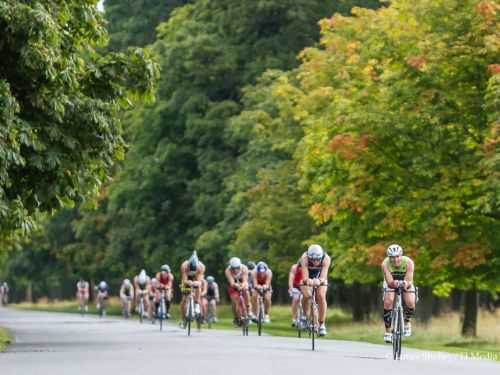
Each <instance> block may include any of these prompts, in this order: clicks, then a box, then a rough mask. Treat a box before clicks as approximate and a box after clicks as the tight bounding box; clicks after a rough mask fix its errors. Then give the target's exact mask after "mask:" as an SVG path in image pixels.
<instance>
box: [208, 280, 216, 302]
mask: <svg viewBox="0 0 500 375" xmlns="http://www.w3.org/2000/svg"><path fill="white" fill-rule="evenodd" d="M216 286H217V284H215V283H214V284H213V285H212V286H210V285H208V286H207V298H208V299H213V298H215V288H216Z"/></svg>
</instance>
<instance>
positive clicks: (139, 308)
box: [137, 291, 144, 324]
mask: <svg viewBox="0 0 500 375" xmlns="http://www.w3.org/2000/svg"><path fill="white" fill-rule="evenodd" d="M139 293H140V295H139V305H138V306H137V314H139V323H141V324H142V322H143V320H144V294H143V293H142V292H140V291H139Z"/></svg>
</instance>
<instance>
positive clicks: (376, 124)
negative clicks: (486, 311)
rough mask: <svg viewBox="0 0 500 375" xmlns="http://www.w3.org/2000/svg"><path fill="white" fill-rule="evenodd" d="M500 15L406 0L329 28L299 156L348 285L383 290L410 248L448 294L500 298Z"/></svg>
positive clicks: (309, 71) (306, 59)
mask: <svg viewBox="0 0 500 375" xmlns="http://www.w3.org/2000/svg"><path fill="white" fill-rule="evenodd" d="M499 17H500V8H499V5H498V3H497V2H494V1H487V0H481V1H479V0H467V1H462V0H460V1H458V0H439V1H436V0H432V1H430V0H425V1H420V2H418V3H415V2H413V1H409V0H395V1H392V2H391V6H390V7H388V8H384V9H381V10H378V11H370V10H362V9H357V10H356V11H355V17H342V16H340V15H336V16H334V17H332V18H331V19H328V20H324V21H323V22H322V32H323V36H322V40H321V44H322V45H323V46H324V48H322V49H318V48H310V49H306V50H305V51H304V53H303V64H302V66H301V68H300V73H299V74H300V77H301V78H302V80H301V90H302V91H301V92H300V93H299V94H297V96H296V97H295V100H296V101H297V103H298V104H297V107H296V116H297V118H300V119H301V122H302V123H303V125H304V131H305V137H304V139H303V140H302V142H301V146H300V151H299V153H298V155H297V157H298V158H299V160H300V169H301V174H302V176H303V177H302V181H301V183H302V184H305V185H306V186H307V187H308V190H309V194H308V199H309V204H310V206H311V209H310V212H311V214H312V216H313V217H314V218H315V219H316V221H317V223H318V224H322V225H323V233H324V238H325V239H326V241H327V243H328V244H329V247H331V248H332V249H335V250H336V251H335V257H336V258H337V265H338V268H337V269H336V271H335V272H336V274H337V275H341V276H342V277H344V278H346V279H347V280H358V281H365V282H368V281H374V280H376V277H377V275H378V274H379V272H380V271H379V267H378V266H379V264H380V262H381V261H382V258H383V256H384V249H385V247H386V246H387V244H388V243H389V242H392V241H398V242H402V244H403V245H404V246H405V247H406V249H407V252H408V254H410V255H411V256H414V257H415V258H416V261H417V273H416V275H417V276H416V277H417V281H418V282H420V283H427V284H431V285H434V286H435V287H436V288H435V291H436V292H437V293H440V294H447V293H448V292H449V291H450V290H451V289H452V288H454V287H455V288H460V289H464V290H469V291H471V293H472V297H471V298H470V301H472V302H474V300H475V297H474V296H475V293H476V291H477V290H489V291H493V292H495V291H496V292H498V291H499V289H498V288H499V284H498V279H499V271H500V268H499V267H498V264H499V257H500V248H499V243H500V242H499V241H498V233H500V220H499V219H500V215H499V213H500V201H499V198H500V196H499V191H500V181H499V168H500V164H499V162H498V160H499V156H500V153H499V148H498V140H499V138H498V129H499V128H498V127H499V106H498V89H499V86H498V85H499V81H500V80H499V78H498V71H499V69H498V65H496V64H497V63H498V62H499V57H500V37H499V24H500V22H499ZM476 300H477V298H476ZM467 307H471V308H472V310H470V309H467V310H466V312H471V311H472V313H473V311H474V309H475V308H476V307H477V303H476V304H475V306H474V303H472V305H471V306H467ZM464 322H465V324H464V333H466V334H474V333H475V322H474V320H472V321H469V320H468V319H467V314H466V319H465V320H464ZM468 323H472V324H469V325H468Z"/></svg>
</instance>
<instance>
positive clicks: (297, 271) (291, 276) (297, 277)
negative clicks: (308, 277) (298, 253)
mask: <svg viewBox="0 0 500 375" xmlns="http://www.w3.org/2000/svg"><path fill="white" fill-rule="evenodd" d="M301 283H302V267H301V265H300V259H299V261H298V262H297V263H295V264H293V265H292V267H291V268H290V272H289V273H288V294H289V295H290V297H291V298H292V327H295V326H297V324H298V322H297V305H298V304H299V301H300V295H301V293H302V292H301V290H300V288H301ZM304 315H305V312H304Z"/></svg>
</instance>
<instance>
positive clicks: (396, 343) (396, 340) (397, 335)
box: [392, 309, 401, 360]
mask: <svg viewBox="0 0 500 375" xmlns="http://www.w3.org/2000/svg"><path fill="white" fill-rule="evenodd" d="M392 321H393V327H392V356H393V359H394V360H396V359H399V358H398V353H401V351H400V345H401V329H400V328H401V327H400V316H399V309H398V310H395V311H394V313H393V320H392Z"/></svg>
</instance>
